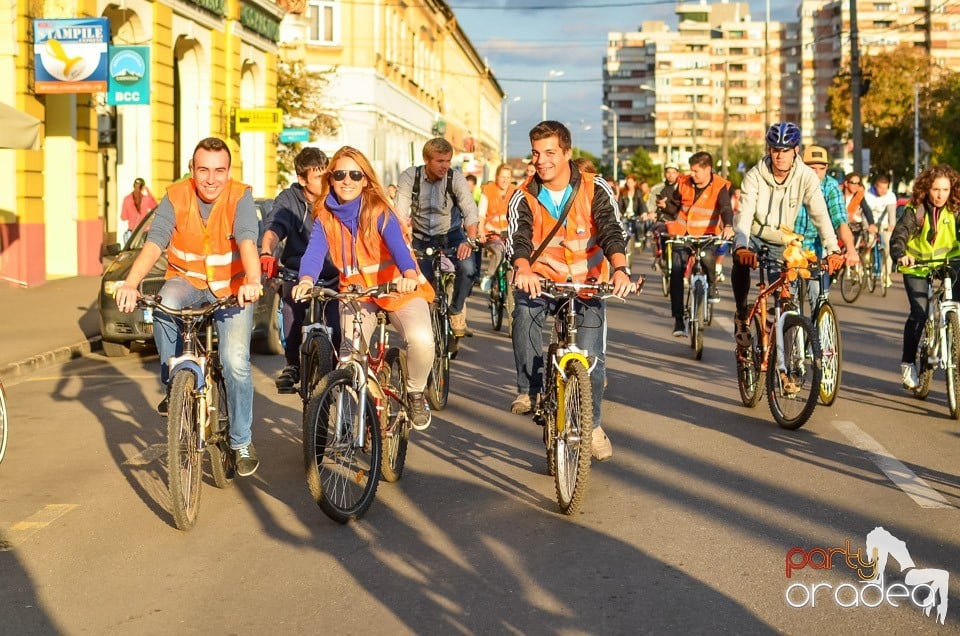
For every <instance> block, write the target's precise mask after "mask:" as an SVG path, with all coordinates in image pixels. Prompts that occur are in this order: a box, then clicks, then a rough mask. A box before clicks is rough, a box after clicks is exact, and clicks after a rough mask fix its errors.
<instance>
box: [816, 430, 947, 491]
mask: <svg viewBox="0 0 960 636" xmlns="http://www.w3.org/2000/svg"><path fill="white" fill-rule="evenodd" d="M833 425H834V427H836V429H837V430H838V431H840V432H841V433H843V435H844V436H845V437H846V438H847V439H848V440H850V441H851V442H852V443H853V445H854V446H856V447H857V448H859V449H860V450H862V451H864V452H865V453H867V456H868V457H869V458H870V461H872V462H873V463H874V464H876V465H877V468H879V469H880V470H881V471H883V474H885V475H886V476H887V477H888V478H889V479H890V481H892V482H893V483H894V484H895V485H896V486H897V487H898V488H900V490H902V491H903V492H905V493H907V495H909V496H910V498H911V499H913V500H914V501H915V502H917V505H918V506H920V507H921V508H953V506H951V505H950V504H949V503H948V502H947V500H946V499H944V497H943V495H941V494H940V493H939V492H937V491H936V490H934V489H933V488H931V487H930V485H929V484H927V482H925V481H924V480H923V479H921V478H920V477H918V476H917V475H916V473H914V472H913V471H912V470H910V469H909V468H907V467H906V466H905V465H904V464H903V462H901V461H900V460H899V459H897V458H896V457H894V456H893V455H892V454H891V453H890V451H888V450H887V449H886V448H884V447H883V446H881V445H880V442H878V441H877V440H875V439H873V438H872V437H870V436H869V435H867V434H866V433H864V432H863V431H862V430H861V429H860V427H858V426H857V425H856V424H854V423H853V422H849V421H838V422H834V423H833Z"/></svg>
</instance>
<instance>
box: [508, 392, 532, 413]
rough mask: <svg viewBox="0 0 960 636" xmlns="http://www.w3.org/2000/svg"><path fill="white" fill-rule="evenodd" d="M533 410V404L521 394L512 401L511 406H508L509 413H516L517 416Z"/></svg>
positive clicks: (526, 396)
mask: <svg viewBox="0 0 960 636" xmlns="http://www.w3.org/2000/svg"><path fill="white" fill-rule="evenodd" d="M532 410H533V404H532V403H531V401H530V396H529V395H527V394H526V393H521V394H520V395H518V396H517V397H516V399H515V400H514V401H513V404H511V405H510V412H511V413H516V414H517V415H525V414H527V413H529V412H530V411H532Z"/></svg>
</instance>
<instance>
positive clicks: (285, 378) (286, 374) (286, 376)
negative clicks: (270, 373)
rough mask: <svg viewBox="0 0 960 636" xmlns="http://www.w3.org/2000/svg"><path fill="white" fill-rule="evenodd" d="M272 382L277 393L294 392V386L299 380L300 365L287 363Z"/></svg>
mask: <svg viewBox="0 0 960 636" xmlns="http://www.w3.org/2000/svg"><path fill="white" fill-rule="evenodd" d="M274 382H275V384H276V385H277V393H296V386H297V384H298V383H299V382H300V367H298V366H294V365H292V364H288V365H287V366H285V367H283V371H281V372H280V374H279V375H278V376H277V379H276V380H275V381H274Z"/></svg>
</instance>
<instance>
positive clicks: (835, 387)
mask: <svg viewBox="0 0 960 636" xmlns="http://www.w3.org/2000/svg"><path fill="white" fill-rule="evenodd" d="M816 325H817V336H818V337H819V338H820V356H821V359H822V361H823V362H822V364H821V366H820V403H821V404H823V405H824V406H830V405H831V404H833V403H834V402H835V401H836V399H837V392H839V391H840V377H841V375H842V374H843V354H842V346H841V340H840V323H839V322H838V321H837V313H836V312H835V311H834V310H833V305H831V304H830V301H826V302H824V303H823V304H822V305H820V307H819V308H817V315H816Z"/></svg>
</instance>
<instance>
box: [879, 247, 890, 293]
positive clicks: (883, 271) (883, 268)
mask: <svg viewBox="0 0 960 636" xmlns="http://www.w3.org/2000/svg"><path fill="white" fill-rule="evenodd" d="M889 278H890V263H889V261H887V246H886V245H884V246H883V247H881V248H880V293H881V295H882V296H883V297H886V296H887V289H888V288H889V287H890V285H888V284H887V280H888V279H889Z"/></svg>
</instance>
